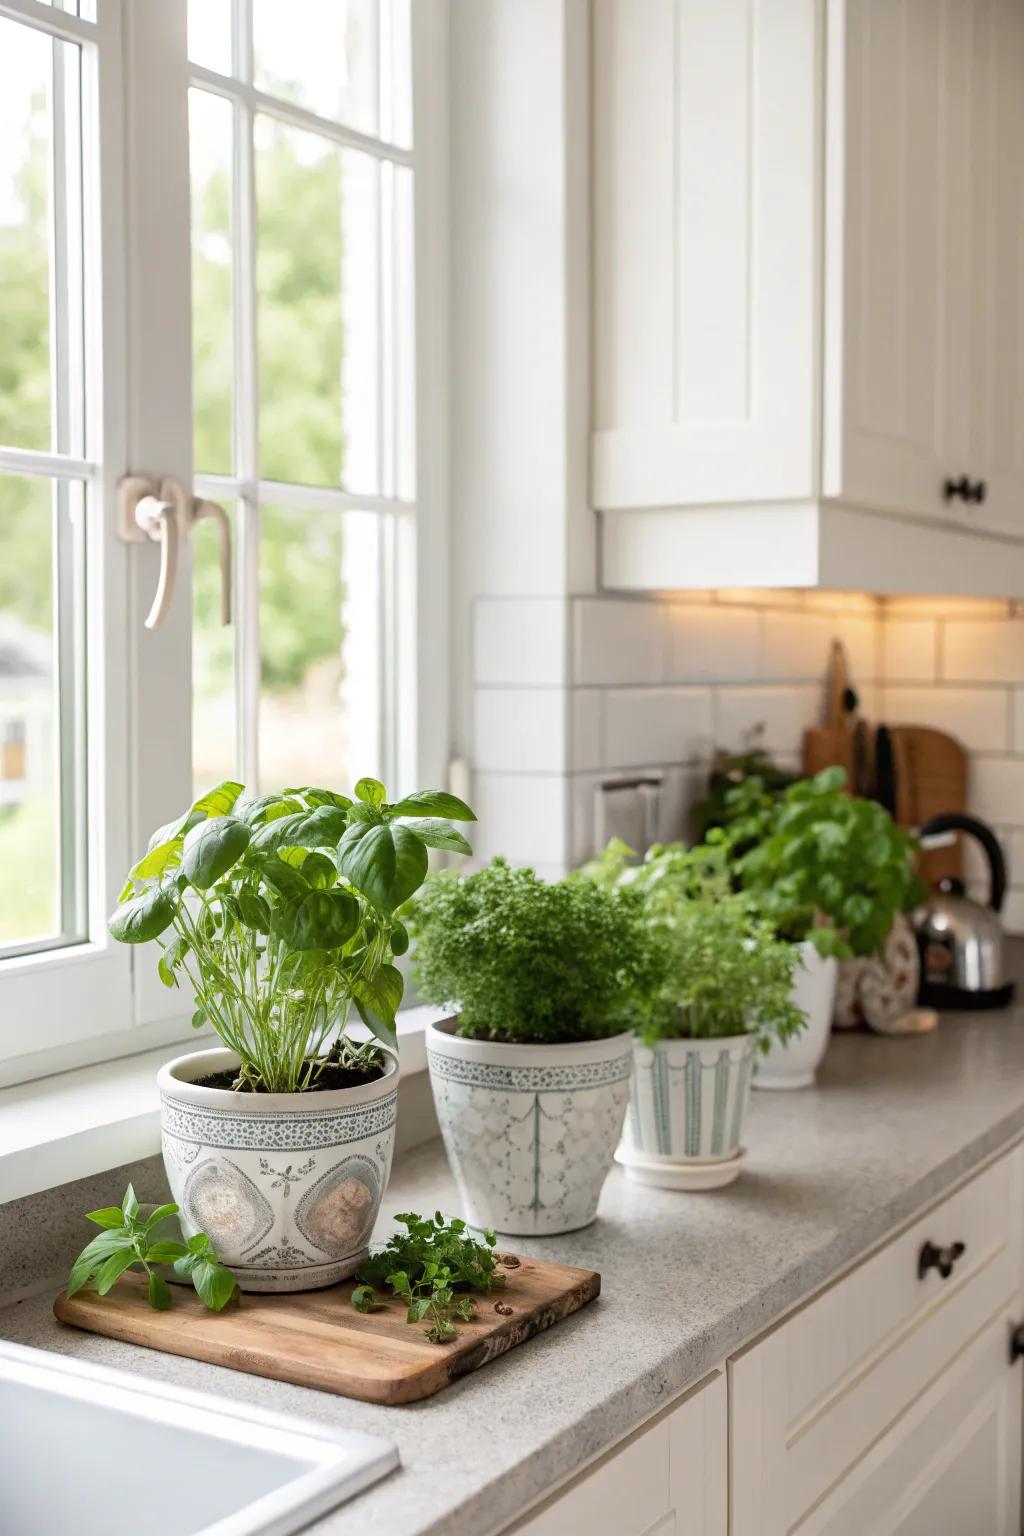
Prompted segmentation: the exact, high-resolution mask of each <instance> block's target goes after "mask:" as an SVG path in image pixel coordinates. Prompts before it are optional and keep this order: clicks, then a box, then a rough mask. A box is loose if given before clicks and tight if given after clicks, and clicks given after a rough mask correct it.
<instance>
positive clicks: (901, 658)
mask: <svg viewBox="0 0 1024 1536" xmlns="http://www.w3.org/2000/svg"><path fill="white" fill-rule="evenodd" d="M881 640H882V643H881V662H882V668H881V670H882V676H883V677H884V678H892V679H893V681H894V682H903V683H917V682H922V683H933V682H934V681H935V679H936V677H937V676H938V664H939V650H938V646H939V639H938V625H937V623H936V622H935V620H934V619H888V620H886V622H885V623H884V624H883V625H882V637H881Z"/></svg>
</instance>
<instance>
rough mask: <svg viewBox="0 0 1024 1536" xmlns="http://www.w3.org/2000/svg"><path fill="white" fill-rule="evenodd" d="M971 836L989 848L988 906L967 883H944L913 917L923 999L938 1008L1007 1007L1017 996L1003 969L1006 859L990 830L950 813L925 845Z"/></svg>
mask: <svg viewBox="0 0 1024 1536" xmlns="http://www.w3.org/2000/svg"><path fill="white" fill-rule="evenodd" d="M951 832H966V833H967V834H968V836H970V837H973V838H975V839H976V840H977V841H978V842H979V843H980V844H981V846H982V848H984V850H985V854H986V856H987V858H988V867H989V897H988V905H987V906H982V905H981V903H980V902H977V901H973V900H972V899H971V897H969V896H968V895H966V894H965V892H964V886H963V881H961V880H943V881H941V882H940V884H939V888H938V890H937V891H933V892H932V893H931V895H930V896H929V898H928V900H927V902H925V904H924V905H923V906H922V907H920V908H919V909H918V911H917V912H915V914H914V919H913V921H914V928H915V930H916V932H917V940H918V944H919V945H920V949H921V1001H922V1003H926V1004H928V1005H929V1006H930V1007H933V1008H1002V1007H1005V1005H1006V1004H1007V1003H1009V1002H1010V1000H1011V999H1012V997H1013V984H1012V982H1007V980H1006V974H1005V971H1004V968H1003V964H1004V961H1003V948H1004V944H1003V940H1004V934H1003V925H1002V923H1001V922H1000V920H999V912H1000V910H1001V908H1002V905H1003V898H1004V896H1005V895H1006V861H1005V860H1004V858H1003V850H1002V849H1001V848H1000V846H999V842H998V840H997V838H996V835H995V833H994V832H993V831H992V829H991V827H987V826H986V825H985V823H984V822H983V821H978V820H977V819H976V818H975V817H973V816H963V815H960V814H958V813H953V812H950V813H949V814H948V815H944V816H933V817H932V819H931V820H930V821H927V822H925V824H924V826H923V827H921V829H920V832H919V836H920V839H921V842H922V843H923V844H924V845H925V847H927V846H928V844H929V842H932V841H933V840H934V842H938V841H939V839H940V838H942V839H944V837H945V835H946V834H948V833H951Z"/></svg>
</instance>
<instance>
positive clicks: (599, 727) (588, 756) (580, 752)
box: [570, 688, 604, 772]
mask: <svg viewBox="0 0 1024 1536" xmlns="http://www.w3.org/2000/svg"><path fill="white" fill-rule="evenodd" d="M571 697H572V705H571V714H570V719H571V721H572V737H571V747H572V767H573V769H574V770H575V771H577V772H578V771H580V770H581V769H587V768H602V767H603V766H604V693H603V692H602V690H601V689H600V688H574V689H573V690H572V695H571Z"/></svg>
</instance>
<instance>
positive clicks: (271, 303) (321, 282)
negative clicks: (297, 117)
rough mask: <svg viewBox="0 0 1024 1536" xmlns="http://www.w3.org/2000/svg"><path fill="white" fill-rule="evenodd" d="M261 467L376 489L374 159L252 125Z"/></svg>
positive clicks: (260, 122) (272, 126)
mask: <svg viewBox="0 0 1024 1536" xmlns="http://www.w3.org/2000/svg"><path fill="white" fill-rule="evenodd" d="M256 187H257V203H258V234H257V254H256V280H257V303H258V315H257V331H258V346H259V384H260V434H259V435H260V472H261V475H262V477H263V478H264V479H267V480H282V481H292V482H295V483H299V484H309V485H333V486H337V485H338V484H339V483H340V484H341V485H343V486H344V487H345V489H346V490H350V491H352V492H354V493H355V494H357V495H373V494H375V493H376V492H377V491H378V489H379V484H380V469H379V459H380V447H379V440H378V439H379V431H378V423H379V420H380V414H379V378H378V374H379V369H378V345H379V314H380V310H379V302H378V289H379V280H380V277H379V249H380V247H379V239H378V230H379V218H378V208H379V202H380V172H379V167H378V165H377V162H376V161H375V160H374V159H373V158H372V157H371V156H369V155H364V154H360V153H359V152H358V151H355V150H342V149H339V148H338V147H337V146H336V145H334V144H332V143H330V142H328V141H327V140H325V139H322V138H319V137H318V136H317V135H315V134H309V133H303V132H300V131H298V130H296V129H293V128H288V127H284V126H282V125H281V124H279V123H276V122H272V121H271V120H270V119H269V118H266V117H259V118H257V120H256Z"/></svg>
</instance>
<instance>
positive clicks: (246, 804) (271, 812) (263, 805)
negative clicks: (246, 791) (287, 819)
mask: <svg viewBox="0 0 1024 1536" xmlns="http://www.w3.org/2000/svg"><path fill="white" fill-rule="evenodd" d="M301 810H302V805H301V802H300V801H298V800H294V799H292V797H291V796H290V795H287V794H285V795H257V796H254V798H253V799H252V800H243V801H242V802H241V804H240V805H239V806H238V808H237V815H238V817H239V819H240V820H241V821H244V822H246V823H247V824H248V825H249V826H250V827H260V826H263V825H265V824H266V823H267V822H268V821H279V820H280V818H281V817H282V816H294V814H295V812H296V811H301Z"/></svg>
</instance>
